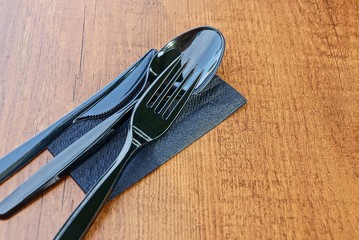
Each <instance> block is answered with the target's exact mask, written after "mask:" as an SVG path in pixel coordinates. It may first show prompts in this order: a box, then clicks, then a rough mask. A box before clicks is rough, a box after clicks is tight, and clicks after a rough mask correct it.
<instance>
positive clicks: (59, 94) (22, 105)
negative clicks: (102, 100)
mask: <svg viewBox="0 0 359 240" xmlns="http://www.w3.org/2000/svg"><path fill="white" fill-rule="evenodd" d="M201 25H210V26H213V27H216V28H218V29H219V30H220V31H221V32H222V33H223V34H224V36H225V38H226V41H227V48H226V54H225V57H224V59H223V62H222V65H221V67H220V68H219V71H218V74H219V75H220V76H221V77H222V78H224V79H225V80H226V81H227V82H228V83H229V84H231V85H232V86H233V87H234V88H235V89H237V90H238V91H240V92H241V93H243V94H244V96H246V98H247V99H248V104H247V105H246V106H245V107H243V108H242V109H240V110H239V111H237V112H236V113H235V114H233V115H232V116H231V117H229V118H228V119H227V120H226V121H224V122H223V123H221V124H220V125H219V126H218V127H216V128H215V129H213V130H212V131H211V132H209V133H208V134H206V135H205V136H204V137H202V138H201V139H199V140H198V141H196V142H195V143H194V144H192V145H191V146H190V147H188V148H187V149H185V150H184V151H183V152H181V153H179V154H178V155H177V156H176V157H174V158H173V159H172V160H170V161H169V162H168V163H166V164H165V165H163V166H162V167H160V168H159V169H158V170H156V171H155V172H154V173H152V174H150V175H149V176H147V177H146V178H144V179H143V180H142V181H140V182H139V183H138V184H136V185H135V186H134V187H132V188H131V189H129V190H128V191H126V192H125V193H124V194H122V195H121V196H119V197H117V198H116V199H115V200H114V201H112V202H111V203H110V204H108V205H107V206H106V207H105V208H104V210H103V211H102V213H101V215H100V216H99V218H98V219H97V221H96V222H95V224H94V226H93V227H92V229H91V231H90V232H89V234H88V235H87V239H261V238H265V239H359V134H358V133H359V104H358V99H359V1H357V0H351V1H349V0H343V1H331V0H314V1H308V0H298V1H291V0H287V1H285V0H273V1H267V0H258V1H254V0H253V1H248V0H247V1H246V0H243V1H242V0H227V1H218V0H217V1H215V0H208V1H200V0H196V1H170V0H162V1H159V0H151V1H136V0H122V1H115V0H104V1H97V0H93V1H73V0H71V1H70V0H62V1H48V0H33V1H20V0H3V1H1V2H0V155H1V156H3V155H4V154H6V153H7V152H9V151H11V150H12V149H13V148H15V147H16V146H18V145H19V144H20V143H22V142H23V141H25V140H26V139H28V138H30V137H31V136H33V135H34V134H36V133H37V132H39V131H40V130H41V129H44V128H45V127H46V126H48V125H49V124H50V123H52V122H54V121H56V120H57V119H59V118H60V117H61V116H62V115H63V114H64V113H66V112H68V111H70V110H71V109H73V108H74V107H75V106H77V105H78V104H79V103H81V102H82V101H84V100H85V99H87V98H88V97H89V96H91V95H92V94H93V93H94V92H96V91H97V90H99V89H100V88H101V87H103V86H105V85H106V84H107V83H108V82H109V81H111V80H112V79H113V78H114V77H115V76H117V75H118V74H119V73H120V72H121V71H123V70H124V69H126V68H127V67H128V66H129V65H131V63H133V62H134V61H135V60H136V59H137V58H138V57H139V56H141V55H142V54H143V53H145V52H146V51H147V50H148V49H149V48H157V49H158V48H160V47H161V46H162V45H164V44H165V43H166V42H167V41H168V40H169V39H172V38H173V37H174V36H176V35H178V34H180V33H182V32H184V31H186V30H188V29H190V28H193V27H196V26H201ZM49 159H51V155H50V154H49V153H48V152H44V153H43V154H42V155H41V156H39V157H38V158H36V159H35V160H34V161H33V162H32V163H31V164H30V165H28V166H27V167H26V168H24V169H23V170H22V171H21V172H19V173H18V174H16V175H15V176H14V177H12V178H11V179H9V180H8V181H7V182H6V183H4V184H2V185H1V186H0V196H1V199H2V198H3V197H4V196H5V195H7V194H8V193H10V192H11V191H12V190H13V189H14V188H15V187H16V186H18V185H19V184H20V183H21V182H23V181H24V180H25V179H26V178H28V177H29V176H30V175H31V174H32V173H34V172H35V171H36V170H37V169H39V167H40V166H42V165H43V164H44V163H46V162H47V161H48V160H49ZM83 197H84V194H83V193H82V192H81V190H80V189H79V188H78V187H77V185H76V184H75V183H74V181H73V180H72V179H71V178H66V180H65V181H62V182H61V183H60V184H58V185H57V186H56V187H54V188H52V189H51V190H50V191H48V192H47V193H46V194H45V195H43V197H41V198H39V199H38V200H36V201H35V202H33V203H32V204H30V205H29V206H28V207H26V208H25V209H24V210H23V211H22V212H20V213H19V214H17V215H15V216H14V217H12V218H11V219H9V220H6V221H1V222H0V239H4V240H5V239H17V240H20V239H50V238H52V237H53V236H54V235H55V233H56V232H57V231H58V230H59V228H60V227H61V226H62V224H63V223H64V222H65V220H66V219H67V217H68V216H69V215H70V213H71V212H72V211H73V210H74V209H75V207H76V206H77V205H78V203H79V202H80V201H81V200H82V198H83Z"/></svg>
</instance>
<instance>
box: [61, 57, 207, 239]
mask: <svg viewBox="0 0 359 240" xmlns="http://www.w3.org/2000/svg"><path fill="white" fill-rule="evenodd" d="M188 61H189V60H188ZM188 61H186V62H184V63H182V62H181V57H180V56H179V57H178V58H176V60H175V61H174V62H172V63H171V65H170V66H169V67H168V68H166V70H165V71H163V72H162V73H161V74H160V75H159V76H158V77H157V79H156V80H155V81H154V82H153V84H152V85H151V86H150V87H149V88H148V89H147V91H146V92H145V93H144V94H143V96H142V97H141V99H140V100H138V102H137V104H136V106H135V109H134V112H133V113H132V117H131V121H130V126H129V128H130V129H129V131H128V134H127V138H126V141H125V144H124V146H123V148H122V150H121V152H120V154H119V156H118V157H117V159H116V160H115V161H114V163H113V164H112V165H111V167H110V168H109V169H108V170H107V172H106V173H105V174H104V175H103V176H102V177H101V178H100V180H99V181H98V182H97V183H96V185H95V186H94V187H93V188H92V189H91V190H90V191H89V192H88V193H87V195H86V197H85V198H84V200H83V201H82V202H81V203H80V205H79V206H78V207H77V208H76V210H75V211H74V212H73V214H72V215H71V216H70V218H69V219H68V220H67V222H66V223H65V224H64V226H63V227H62V228H61V230H60V231H59V232H58V234H57V235H56V236H55V239H66V240H67V239H82V238H83V237H84V236H85V234H86V233H87V231H88V230H89V228H90V227H91V224H92V223H93V221H94V220H95V218H96V216H97V215H98V214H99V212H100V210H101V209H102V207H103V206H104V204H105V203H106V201H107V199H108V197H109V196H110V194H111V192H112V190H113V187H114V186H115V184H116V182H117V181H118V179H119V178H120V176H121V174H122V173H123V170H124V168H125V167H126V166H127V164H128V162H129V160H130V159H131V156H133V155H134V153H135V152H137V151H138V150H139V149H140V148H141V147H142V146H144V145H145V144H147V143H149V142H151V141H153V140H155V139H157V138H159V137H160V136H162V135H163V134H164V133H165V132H166V131H167V130H168V129H169V128H170V126H171V125H172V124H173V122H174V121H175V120H176V118H177V117H178V115H179V113H180V112H181V110H182V109H183V107H184V105H185V104H186V102H187V100H188V98H189V97H190V96H191V94H192V92H193V90H194V88H195V87H196V85H197V83H198V81H199V79H200V78H201V75H202V73H203V70H202V69H198V68H197V67H196V66H194V67H191V68H190V67H189V66H190V64H188ZM177 85H178V86H177ZM174 86H176V87H174ZM178 96H181V97H180V98H179V100H178Z"/></svg>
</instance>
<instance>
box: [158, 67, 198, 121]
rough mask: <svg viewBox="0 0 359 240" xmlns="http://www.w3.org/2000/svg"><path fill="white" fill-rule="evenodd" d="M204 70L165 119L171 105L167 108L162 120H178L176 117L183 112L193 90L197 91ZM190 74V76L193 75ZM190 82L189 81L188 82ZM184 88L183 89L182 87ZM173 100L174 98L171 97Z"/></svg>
mask: <svg viewBox="0 0 359 240" xmlns="http://www.w3.org/2000/svg"><path fill="white" fill-rule="evenodd" d="M203 71H204V70H202V71H201V72H200V73H199V74H198V76H197V77H196V78H195V79H194V80H193V82H192V83H191V86H190V87H189V88H188V89H187V90H185V93H184V94H183V95H182V97H181V99H180V100H179V101H178V102H177V103H176V105H175V107H174V108H173V109H172V110H171V111H170V112H169V113H168V114H167V116H166V117H165V113H166V112H167V110H168V108H169V105H168V106H167V107H166V109H165V111H164V112H163V114H162V118H163V119H165V120H168V121H171V122H172V121H174V120H175V119H176V117H177V116H178V114H179V113H180V112H181V110H182V108H183V107H184V105H185V104H186V103H187V101H188V99H189V97H190V96H191V94H192V92H193V90H194V89H195V87H196V86H197V83H198V82H199V80H200V79H201V76H202V73H203ZM192 73H193V72H192ZM192 73H190V74H192ZM187 82H188V81H187ZM181 88H182V87H181ZM171 98H172V96H171Z"/></svg>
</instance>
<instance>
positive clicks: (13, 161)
mask: <svg viewBox="0 0 359 240" xmlns="http://www.w3.org/2000/svg"><path fill="white" fill-rule="evenodd" d="M156 52H157V51H156V50H154V49H151V50H149V51H148V52H147V53H146V54H145V55H143V56H142V57H141V58H140V59H139V60H138V61H137V62H136V63H134V64H133V65H132V66H131V67H129V68H128V69H127V70H125V71H124V72H123V73H121V74H120V75H119V76H118V77H116V78H115V79H114V80H113V81H112V82H110V83H109V84H108V85H107V86H105V87H104V88H103V89H101V90H100V91H99V92H97V93H96V94H94V95H93V96H92V97H90V98H89V99H88V100H86V101H85V102H83V103H82V104H81V105H79V106H78V107H77V108H75V109H74V110H72V111H71V112H69V113H68V114H66V115H65V116H64V117H62V118H61V119H60V120H58V121H57V122H55V123H53V124H52V125H50V126H49V127H47V128H46V129H45V130H43V131H42V132H40V133H38V134H37V135H36V136H34V137H33V138H31V139H30V140H28V141H27V142H25V143H23V144H22V145H21V146H19V147H17V148H16V149H15V150H13V151H11V152H10V153H8V154H7V155H5V156H4V157H3V158H0V184H1V183H2V182H4V181H5V180H6V179H7V178H9V177H10V176H12V175H13V174H14V173H15V172H17V171H19V170H20V169H21V168H22V167H24V166H25V165H26V164H27V163H28V162H29V161H30V160H31V159H33V158H34V157H36V156H37V155H38V154H39V153H41V152H42V151H43V150H44V149H45V148H46V147H47V146H48V145H49V144H50V143H51V142H52V141H53V140H54V139H55V138H56V137H57V136H58V135H59V134H60V133H61V132H63V131H64V130H65V129H67V128H68V127H69V126H70V125H71V124H72V123H73V122H74V121H75V119H76V118H77V117H78V116H79V115H81V114H82V113H84V112H85V111H87V110H88V109H89V108H91V107H92V106H93V105H94V104H96V103H97V102H98V101H100V100H101V99H102V98H103V97H104V96H106V95H107V94H109V93H110V92H111V91H112V90H113V89H115V88H116V87H117V86H118V85H119V83H120V82H121V81H122V80H123V79H125V78H127V77H129V75H130V73H131V72H132V71H133V70H134V69H135V68H136V67H137V66H138V65H139V64H140V63H142V62H145V63H146V64H147V65H148V64H149V62H150V61H151V59H152V57H153V56H154V55H155V53H156Z"/></svg>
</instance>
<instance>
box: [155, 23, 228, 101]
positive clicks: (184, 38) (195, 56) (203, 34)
mask: <svg viewBox="0 0 359 240" xmlns="http://www.w3.org/2000/svg"><path fill="white" fill-rule="evenodd" d="M224 50H225V41H224V37H223V35H222V34H221V32H219V31H218V30H217V29H215V28H212V27H207V26H205V27H198V28H194V29H192V30H189V31H188V32H185V33H183V34H181V35H179V36H177V37H176V38H174V39H173V40H171V41H170V42H168V43H167V44H166V45H165V46H164V47H163V48H162V49H161V50H159V51H158V52H157V54H156V55H155V56H154V58H153V59H152V62H151V64H150V67H149V76H148V82H149V83H151V82H153V80H154V79H155V78H156V77H157V76H158V75H159V74H160V73H162V72H163V71H164V70H165V69H166V67H167V66H168V64H169V63H171V62H173V61H174V60H175V59H176V58H178V57H179V56H180V55H182V56H181V64H179V67H180V66H183V65H184V64H185V63H186V64H187V67H186V69H185V70H184V71H183V72H182V73H181V75H182V76H181V77H180V79H182V80H183V79H184V77H183V76H187V74H188V71H189V70H190V69H192V68H194V67H196V68H199V69H204V70H203V73H202V75H201V78H200V79H199V82H198V84H197V86H196V88H195V90H194V91H193V94H198V93H199V92H201V91H202V90H203V89H204V88H205V87H206V85H207V84H208V82H209V80H210V79H212V77H213V76H214V74H215V73H216V71H217V69H218V67H219V65H220V63H221V61H222V58H223V54H224ZM179 84H180V81H179V82H178V83H177V84H175V85H174V86H175V87H176V86H178V85H179ZM188 87H189V85H188V84H187V86H186V85H185V87H184V89H185V90H186V89H187V88H188Z"/></svg>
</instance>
